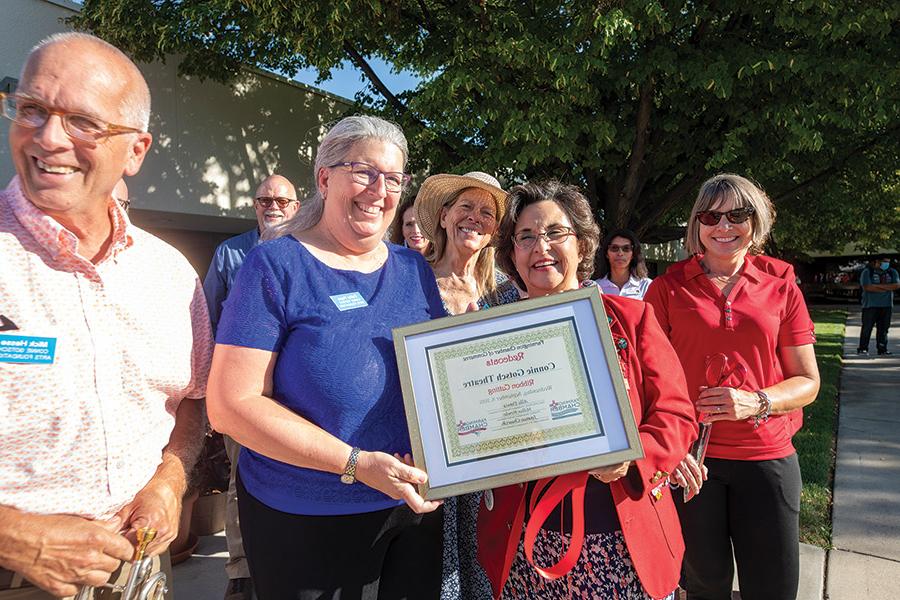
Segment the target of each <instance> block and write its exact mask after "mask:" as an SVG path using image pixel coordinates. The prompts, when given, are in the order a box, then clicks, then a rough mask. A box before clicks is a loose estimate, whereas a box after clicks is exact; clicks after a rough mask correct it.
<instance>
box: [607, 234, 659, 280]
mask: <svg viewBox="0 0 900 600" xmlns="http://www.w3.org/2000/svg"><path fill="white" fill-rule="evenodd" d="M617 237H620V238H625V239H626V240H628V241H629V242H631V248H632V250H631V262H630V263H628V270H629V271H630V272H631V276H632V277H637V278H638V279H643V278H644V277H647V274H648V271H647V264H646V263H645V262H644V253H643V252H642V251H641V241H640V240H639V239H638V238H637V236H636V235H635V234H634V232H633V231H631V230H630V229H616V230H614V231H612V232H611V233H610V234H609V235H607V236H606V237H605V238H603V243H602V244H600V251H599V252H597V258H598V259H599V262H600V265H599V271H598V277H606V276H607V275H609V273H610V267H609V259H608V258H607V257H606V251H607V250H609V245H610V244H611V243H612V241H613V239H614V238H617Z"/></svg>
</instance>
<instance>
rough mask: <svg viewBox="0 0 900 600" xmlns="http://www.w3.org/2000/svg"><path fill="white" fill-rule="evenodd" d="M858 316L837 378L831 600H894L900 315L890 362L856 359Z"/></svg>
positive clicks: (899, 523) (899, 522)
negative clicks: (838, 395) (838, 401)
mask: <svg viewBox="0 0 900 600" xmlns="http://www.w3.org/2000/svg"><path fill="white" fill-rule="evenodd" d="M860 314H861V313H860V310H859V308H855V309H854V310H852V312H851V313H850V318H849V319H848V321H847V333H846V336H845V337H844V367H843V369H842V372H841V392H840V417H839V421H838V442H837V465H836V468H835V479H834V509H833V513H832V520H833V526H834V531H833V543H834V549H833V550H831V551H829V552H828V561H827V571H826V582H825V593H826V598H828V599H829V600H859V599H862V598H864V599H866V600H881V599H887V598H896V597H897V589H896V587H897V584H898V583H900V344H898V343H897V339H898V336H900V310H897V309H895V310H894V315H893V322H892V324H891V330H892V334H893V335H892V336H891V337H892V338H893V341H891V338H889V340H888V341H889V346H888V349H889V350H890V351H891V352H893V353H894V355H893V356H890V357H879V356H876V355H875V339H874V338H875V333H874V332H872V342H871V345H870V347H869V351H870V353H871V354H870V356H868V357H860V356H857V354H856V347H857V344H858V341H859V329H860Z"/></svg>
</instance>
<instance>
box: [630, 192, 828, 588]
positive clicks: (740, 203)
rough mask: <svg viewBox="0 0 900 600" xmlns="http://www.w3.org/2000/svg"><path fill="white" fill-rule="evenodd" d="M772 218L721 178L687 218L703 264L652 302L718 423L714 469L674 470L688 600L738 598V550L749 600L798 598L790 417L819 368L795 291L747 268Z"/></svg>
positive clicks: (661, 289)
mask: <svg viewBox="0 0 900 600" xmlns="http://www.w3.org/2000/svg"><path fill="white" fill-rule="evenodd" d="M774 217H775V211H774V208H773V206H772V203H771V201H770V200H769V198H768V197H767V196H766V194H765V192H763V191H762V190H761V189H759V188H758V187H757V186H755V185H754V184H753V183H751V182H750V181H748V180H747V179H745V178H743V177H740V176H737V175H731V174H723V175H717V176H715V177H713V178H712V179H710V180H709V181H707V182H706V183H704V184H703V186H702V187H701V188H700V193H699V194H698V196H697V200H696V202H695V203H694V208H693V210H692V211H691V217H690V220H689V221H688V228H687V236H686V242H685V245H686V247H687V250H688V252H690V253H691V254H692V255H693V256H692V257H691V258H689V259H687V260H684V261H681V262H679V263H677V264H675V265H673V266H672V267H670V268H669V270H668V271H667V272H666V274H665V275H663V276H662V277H658V278H657V279H655V280H654V281H653V283H652V284H651V286H650V289H649V290H648V291H647V295H646V296H645V298H644V300H645V301H646V302H648V303H650V304H651V305H652V306H653V308H654V309H655V310H656V317H657V319H659V323H660V325H661V326H662V329H663V331H665V332H666V333H667V334H668V336H669V339H670V340H671V342H672V346H673V347H674V348H675V351H676V352H677V354H678V357H679V359H680V360H681V364H682V366H683V367H684V372H685V375H686V377H687V382H688V389H689V390H690V391H691V393H692V394H693V397H694V403H695V406H696V409H697V413H698V415H699V416H698V418H699V419H700V420H701V421H702V422H705V423H710V424H711V431H710V439H709V446H708V449H707V451H706V461H705V468H701V467H700V466H698V464H697V462H696V461H695V460H694V459H693V457H692V456H691V455H690V454H689V455H688V456H686V457H685V459H684V460H683V461H682V462H681V464H680V465H679V467H678V468H676V469H675V472H674V473H673V475H674V479H675V481H676V482H678V483H679V484H680V485H682V486H683V487H684V488H685V489H686V490H688V491H687V492H686V494H677V496H679V498H677V499H676V506H677V507H678V512H679V516H680V517H681V526H682V529H683V530H684V540H685V546H686V551H685V557H684V565H683V567H682V586H683V587H684V588H685V589H686V590H687V592H688V598H710V599H713V598H723V599H724V598H731V583H732V579H733V566H732V553H731V549H732V547H733V548H734V557H735V559H736V562H737V567H738V579H739V583H740V590H741V596H742V597H743V598H744V599H745V600H753V599H765V600H778V599H782V598H783V599H793V598H795V597H796V595H797V584H798V577H799V546H798V541H799V540H798V538H799V511H800V466H799V463H798V461H797V454H796V452H795V451H794V447H793V445H792V443H791V436H792V435H793V434H794V432H795V428H794V426H793V425H792V420H793V419H792V417H791V415H790V413H791V412H793V411H795V410H796V409H799V408H802V407H803V406H805V405H807V404H809V403H810V402H812V401H813V400H814V399H815V397H816V393H817V392H818V390H819V371H818V368H817V366H816V358H815V354H814V352H813V343H814V342H815V337H814V335H813V331H812V328H811V326H810V323H811V321H810V319H809V313H808V312H807V310H806V305H805V304H804V302H803V297H802V296H801V295H800V290H799V289H798V288H797V285H796V284H795V283H794V282H793V281H789V280H786V279H783V278H779V277H775V276H773V275H769V274H767V273H765V272H764V271H762V270H761V269H759V268H757V267H756V266H755V265H754V264H753V262H752V261H750V260H747V258H748V253H751V254H756V253H758V252H759V250H760V249H761V248H762V245H763V244H764V243H765V240H766V237H767V236H768V234H769V230H770V229H771V226H772V223H773V221H774ZM723 367H724V368H723ZM706 469H708V478H707V471H706ZM704 480H705V482H704ZM701 486H702V492H701V490H700V488H701ZM684 496H687V498H688V500H687V501H684V500H682V497H684Z"/></svg>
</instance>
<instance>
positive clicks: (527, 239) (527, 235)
mask: <svg viewBox="0 0 900 600" xmlns="http://www.w3.org/2000/svg"><path fill="white" fill-rule="evenodd" d="M573 235H577V234H576V233H575V230H574V229H572V228H571V227H554V228H553V229H549V230H547V231H545V232H543V233H537V232H534V231H521V232H519V233H517V234H515V235H513V238H512V240H513V244H515V245H516V246H517V247H518V248H519V249H521V250H531V249H532V248H534V245H535V244H537V241H538V238H542V239H543V240H544V241H545V242H547V243H548V244H550V245H551V246H555V245H557V244H562V243H563V242H565V241H566V240H567V239H568V238H569V237H570V236H573Z"/></svg>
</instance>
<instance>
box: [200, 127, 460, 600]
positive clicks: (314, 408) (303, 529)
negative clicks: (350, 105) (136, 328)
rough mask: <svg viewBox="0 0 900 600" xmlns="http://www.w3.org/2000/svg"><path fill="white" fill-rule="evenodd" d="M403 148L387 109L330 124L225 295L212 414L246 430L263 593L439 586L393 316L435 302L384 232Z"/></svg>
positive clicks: (409, 256) (412, 315)
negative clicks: (299, 188) (308, 174)
mask: <svg viewBox="0 0 900 600" xmlns="http://www.w3.org/2000/svg"><path fill="white" fill-rule="evenodd" d="M406 160H407V145H406V140H405V138H404V137H403V133H402V132H401V131H400V129H399V128H398V127H397V126H395V125H393V124H392V123H389V122H387V121H384V120H381V119H378V118H375V117H365V116H359V117H348V118H346V119H344V120H342V121H341V122H339V123H338V124H337V125H335V126H334V128H332V129H331V131H330V132H329V133H328V135H326V137H325V139H324V140H323V141H322V143H321V145H320V146H319V150H318V153H317V156H316V162H315V171H314V173H315V183H316V190H317V193H316V194H315V196H314V197H313V198H311V199H310V200H308V201H307V202H305V203H304V204H303V207H302V208H301V210H300V213H298V215H297V216H296V217H295V218H294V219H293V220H291V221H288V222H286V223H284V224H283V225H281V226H279V227H278V228H276V229H275V230H274V231H273V235H271V236H268V237H274V238H275V239H273V240H272V241H268V242H266V243H264V244H262V245H260V246H258V247H257V248H254V249H253V250H252V251H251V252H250V253H249V254H248V255H247V258H246V260H245V261H244V265H243V267H242V268H241V270H240V272H239V273H238V276H237V280H236V282H235V286H234V288H233V290H232V292H231V294H230V295H229V297H228V300H227V301H226V303H225V306H224V312H223V315H222V320H221V322H220V323H219V329H218V335H217V340H216V341H217V346H216V352H215V356H214V359H213V367H212V371H211V373H210V379H209V386H208V408H209V418H210V422H211V423H212V425H213V427H215V428H216V429H217V430H218V431H222V432H223V433H226V434H228V435H230V436H232V437H233V438H234V439H235V440H236V441H237V442H238V443H240V444H241V445H242V446H244V451H243V452H242V453H241V455H240V459H239V461H238V476H237V478H238V504H239V510H240V520H241V530H242V533H243V539H244V547H245V550H246V553H247V558H248V561H249V564H250V572H251V576H252V578H253V582H254V586H255V588H256V592H257V596H258V597H259V598H260V600H270V599H271V600H282V599H284V598H298V599H312V598H316V599H323V598H338V597H339V598H342V599H347V598H354V599H356V598H365V599H369V598H371V599H376V598H377V599H388V598H401V597H403V598H406V597H408V598H432V597H437V595H438V593H439V589H440V580H441V573H440V570H441V514H440V513H441V511H436V509H438V508H439V506H440V504H439V503H437V502H430V501H426V500H424V499H423V498H422V497H421V496H420V495H419V494H418V493H417V492H416V487H415V484H417V483H421V482H423V481H425V479H426V475H425V473H424V472H423V471H421V470H419V469H416V468H414V467H412V466H410V465H409V464H407V463H408V461H409V459H408V453H409V452H410V443H409V432H408V431H407V427H406V419H405V416H404V410H403V402H402V400H401V393H400V382H399V376H398V372H397V366H396V359H395V355H394V346H393V342H392V337H391V329H392V328H394V327H399V326H402V325H407V324H410V323H416V322H420V321H424V320H426V319H432V318H436V317H441V316H444V310H443V308H442V305H441V299H440V296H439V293H438V289H437V286H436V285H435V282H434V275H433V274H432V272H431V269H430V268H429V267H428V265H427V264H426V262H425V260H424V259H423V258H422V256H421V255H420V254H419V253H417V252H414V251H412V250H408V249H405V248H401V247H399V246H395V245H393V244H386V243H384V242H383V241H382V239H383V237H384V233H385V231H386V229H387V227H388V225H389V224H390V222H391V219H392V217H393V214H394V211H395V209H396V207H397V203H398V201H399V199H400V195H401V192H402V190H403V188H404V187H405V185H406V184H407V182H408V181H409V176H408V175H406V174H405V173H404V168H405V166H406ZM404 459H405V460H404Z"/></svg>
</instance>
